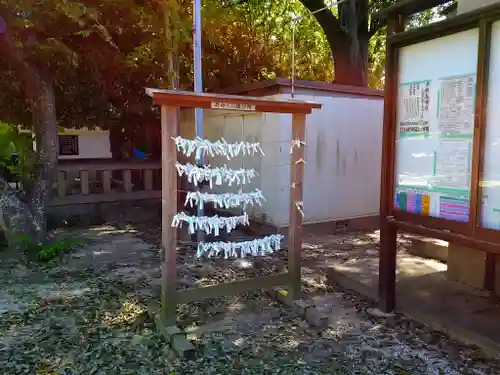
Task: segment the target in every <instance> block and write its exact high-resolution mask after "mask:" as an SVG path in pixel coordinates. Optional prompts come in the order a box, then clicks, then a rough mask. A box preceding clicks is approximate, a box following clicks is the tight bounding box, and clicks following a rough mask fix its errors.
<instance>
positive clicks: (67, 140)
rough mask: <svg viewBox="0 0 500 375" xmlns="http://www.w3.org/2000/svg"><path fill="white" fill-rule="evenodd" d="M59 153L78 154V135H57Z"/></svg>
mask: <svg viewBox="0 0 500 375" xmlns="http://www.w3.org/2000/svg"><path fill="white" fill-rule="evenodd" d="M59 155H69V156H73V155H78V136H77V135H60V136H59Z"/></svg>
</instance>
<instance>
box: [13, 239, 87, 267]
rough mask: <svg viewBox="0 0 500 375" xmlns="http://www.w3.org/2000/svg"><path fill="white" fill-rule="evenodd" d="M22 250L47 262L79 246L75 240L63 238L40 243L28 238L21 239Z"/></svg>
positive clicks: (78, 242)
mask: <svg viewBox="0 0 500 375" xmlns="http://www.w3.org/2000/svg"><path fill="white" fill-rule="evenodd" d="M21 243H22V248H23V250H24V251H25V252H26V253H28V254H30V255H35V256H36V257H37V258H38V260H41V261H43V262H49V261H51V260H53V259H55V258H56V257H57V256H59V255H60V254H61V253H64V252H67V251H69V250H71V249H73V248H74V247H75V246H77V245H79V244H80V241H79V240H78V239H77V238H74V237H73V238H64V239H59V240H58V239H55V240H54V241H52V242H48V243H42V242H38V241H35V240H34V239H32V238H31V237H29V236H25V237H23V238H22V239H21Z"/></svg>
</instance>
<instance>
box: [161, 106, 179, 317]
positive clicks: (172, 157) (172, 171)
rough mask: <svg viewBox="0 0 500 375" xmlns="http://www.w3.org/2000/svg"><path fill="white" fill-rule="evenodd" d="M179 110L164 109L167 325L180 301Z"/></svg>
mask: <svg viewBox="0 0 500 375" xmlns="http://www.w3.org/2000/svg"><path fill="white" fill-rule="evenodd" d="M176 119H177V111H176V108H175V107H167V106H165V105H162V106H161V164H162V169H161V170H162V178H161V207H162V247H163V251H164V253H165V257H164V262H163V265H162V282H161V289H162V290H161V297H162V301H161V302H162V307H161V311H162V319H164V322H165V324H166V325H167V326H172V325H175V324H176V313H177V302H176V298H175V297H176V296H175V294H176V290H177V265H176V251H177V250H176V245H177V229H176V228H172V220H173V218H174V215H175V214H176V213H177V170H176V168H175V163H176V161H177V150H176V148H175V145H174V142H173V140H172V137H176V136H177V133H178V131H177V124H176V122H177V121H176Z"/></svg>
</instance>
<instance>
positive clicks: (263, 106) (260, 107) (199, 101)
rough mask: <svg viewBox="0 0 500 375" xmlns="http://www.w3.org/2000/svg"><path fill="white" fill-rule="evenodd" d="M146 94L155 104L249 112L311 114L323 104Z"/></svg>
mask: <svg viewBox="0 0 500 375" xmlns="http://www.w3.org/2000/svg"><path fill="white" fill-rule="evenodd" d="M146 94H148V95H149V96H151V97H152V98H153V101H154V103H155V104H158V105H166V106H169V107H179V108H209V109H224V110H228V109H229V110H237V111H248V112H274V113H303V114H307V113H311V111H312V110H313V109H314V108H321V104H319V103H313V102H305V101H300V100H283V99H281V100H276V99H270V98H257V97H251V96H239V95H225V94H212V93H195V92H191V91H178V90H166V89H152V88H146Z"/></svg>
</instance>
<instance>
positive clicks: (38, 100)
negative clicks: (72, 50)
mask: <svg viewBox="0 0 500 375" xmlns="http://www.w3.org/2000/svg"><path fill="white" fill-rule="evenodd" d="M0 57H2V58H4V59H5V60H6V61H7V63H8V64H9V65H10V66H11V67H12V68H13V69H16V70H17V71H18V72H19V74H20V76H21V77H22V79H23V83H24V85H25V87H26V97H27V99H28V102H29V105H30V109H31V113H32V116H33V131H34V133H35V139H36V151H37V162H36V167H35V172H34V176H33V184H32V186H30V189H29V191H27V192H26V196H27V198H28V202H29V203H25V202H24V201H22V200H21V199H20V198H19V197H18V196H17V195H16V194H15V192H14V191H12V189H10V187H9V185H8V184H7V182H6V181H5V180H4V179H0V227H1V229H3V231H4V232H5V234H6V236H7V239H8V241H9V244H10V245H15V243H13V242H12V241H16V240H17V239H19V237H20V236H23V235H27V236H29V237H30V238H32V239H33V240H36V241H44V240H45V238H46V234H47V224H46V223H47V217H46V213H45V208H46V205H47V201H48V199H49V197H50V193H51V187H52V173H53V170H54V167H55V165H56V163H57V120H56V112H55V97H54V90H53V87H52V83H51V82H50V81H49V80H46V79H44V78H43V77H42V75H41V74H40V72H39V71H38V70H37V69H36V68H35V67H34V66H32V65H31V64H30V63H29V61H28V60H27V59H26V56H25V54H24V51H23V50H22V47H18V45H17V44H16V43H15V42H14V41H13V40H12V39H11V38H10V35H9V33H8V25H7V24H6V22H5V20H4V19H3V18H2V17H1V16H0Z"/></svg>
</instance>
